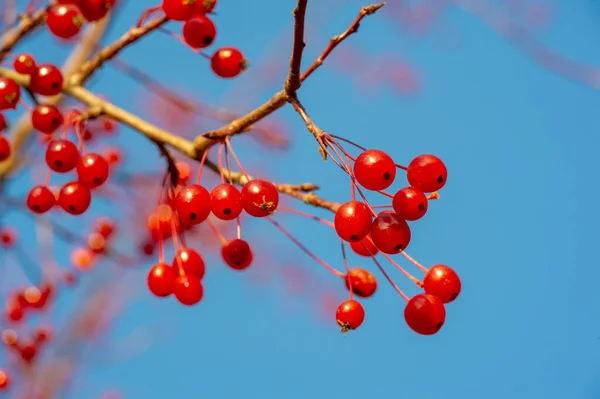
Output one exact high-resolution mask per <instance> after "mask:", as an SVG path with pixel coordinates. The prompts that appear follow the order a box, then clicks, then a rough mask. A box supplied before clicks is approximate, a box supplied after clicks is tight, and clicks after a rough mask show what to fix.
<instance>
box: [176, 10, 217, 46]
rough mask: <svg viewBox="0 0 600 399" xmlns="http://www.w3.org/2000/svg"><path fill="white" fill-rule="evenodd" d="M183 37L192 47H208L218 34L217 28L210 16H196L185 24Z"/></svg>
mask: <svg viewBox="0 0 600 399" xmlns="http://www.w3.org/2000/svg"><path fill="white" fill-rule="evenodd" d="M182 34H183V39H184V40H185V42H186V43H187V44H188V45H189V46H190V47H192V48H196V49H198V48H206V47H208V46H210V45H211V44H212V43H213V42H214V41H215V37H216V36H217V28H216V27H215V24H214V23H213V21H211V20H210V18H208V17H205V16H196V17H193V18H191V19H189V20H187V21H186V23H185V24H183V32H182Z"/></svg>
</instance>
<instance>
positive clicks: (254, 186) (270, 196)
mask: <svg viewBox="0 0 600 399" xmlns="http://www.w3.org/2000/svg"><path fill="white" fill-rule="evenodd" d="M241 201H242V207H243V208H244V210H245V211H246V213H247V214H248V215H250V216H254V217H257V218H262V217H266V216H269V215H270V214H272V213H273V212H275V210H276V209H277V205H279V191H277V187H275V185H274V184H273V183H271V182H268V181H266V180H260V179H254V180H250V181H249V182H248V183H246V184H245V185H244V187H243V188H242V197H241Z"/></svg>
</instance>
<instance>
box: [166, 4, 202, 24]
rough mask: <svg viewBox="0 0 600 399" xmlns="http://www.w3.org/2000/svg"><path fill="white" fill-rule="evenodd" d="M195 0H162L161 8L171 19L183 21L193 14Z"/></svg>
mask: <svg viewBox="0 0 600 399" xmlns="http://www.w3.org/2000/svg"><path fill="white" fill-rule="evenodd" d="M196 2H197V0H163V2H162V10H163V12H164V13H165V15H166V17H167V18H169V19H172V20H173V21H179V22H184V21H187V20H188V19H190V18H192V17H193V16H194V12H195V8H196V6H195V4H196Z"/></svg>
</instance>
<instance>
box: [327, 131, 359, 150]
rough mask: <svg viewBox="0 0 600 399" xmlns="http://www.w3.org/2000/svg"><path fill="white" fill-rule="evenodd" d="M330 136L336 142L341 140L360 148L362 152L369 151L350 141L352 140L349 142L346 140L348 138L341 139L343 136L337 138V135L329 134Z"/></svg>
mask: <svg viewBox="0 0 600 399" xmlns="http://www.w3.org/2000/svg"><path fill="white" fill-rule="evenodd" d="M328 135H329V136H330V137H332V138H334V139H336V140H340V141H343V142H345V143H348V144H350V145H353V146H354V147H356V148H358V149H359V150H362V151H366V150H367V149H366V148H365V147H363V146H362V145H358V144H356V143H355V142H354V141H350V140H348V139H346V138H343V137H341V136H336V135H335V134H328ZM330 141H331V142H332V143H335V140H330ZM338 146H339V144H338Z"/></svg>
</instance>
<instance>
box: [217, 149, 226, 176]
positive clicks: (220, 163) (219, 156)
mask: <svg viewBox="0 0 600 399" xmlns="http://www.w3.org/2000/svg"><path fill="white" fill-rule="evenodd" d="M223 147H224V145H223V142H221V143H219V151H218V152H217V166H218V167H219V174H220V175H221V184H225V175H224V174H223Z"/></svg>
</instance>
